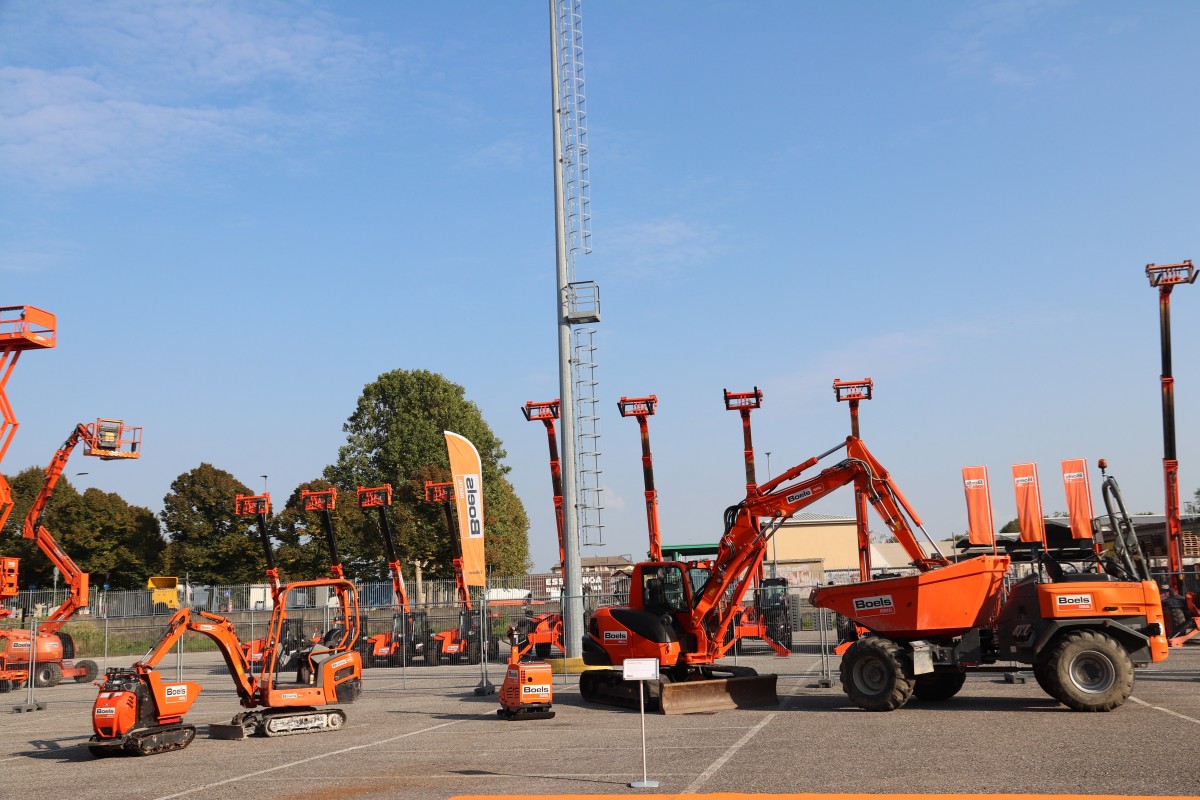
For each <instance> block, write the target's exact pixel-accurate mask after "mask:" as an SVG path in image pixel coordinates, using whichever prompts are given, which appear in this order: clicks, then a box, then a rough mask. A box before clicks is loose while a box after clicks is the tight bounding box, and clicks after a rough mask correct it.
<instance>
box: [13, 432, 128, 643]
mask: <svg viewBox="0 0 1200 800" xmlns="http://www.w3.org/2000/svg"><path fill="white" fill-rule="evenodd" d="M80 442H83V443H84V448H85V449H84V451H83V454H84V455H85V456H96V457H98V458H101V459H103V460H105V461H112V460H117V459H131V458H140V457H141V443H142V429H141V428H134V427H130V426H128V425H125V423H124V422H123V421H122V420H119V419H98V420H96V422H94V423H89V424H87V425H84V424H83V423H80V424H78V425H76V426H75V430H74V431H72V432H71V435H70V436H68V437H67V440H66V441H65V442H63V445H62V446H61V447H60V448H58V452H56V453H55V454H54V458H53V460H51V462H50V465H49V466H47V467H46V477H45V479H44V480H43V481H42V488H41V490H40V491H39V492H38V494H37V497H35V498H34V500H33V504H32V505H30V507H29V512H28V513H27V514H26V515H25V521H24V523H23V524H22V526H21V536H23V537H24V538H26V539H32V540H33V541H35V542H36V543H37V546H38V549H40V550H41V551H42V552H43V553H45V554H46V557H47V558H49V559H50V561H51V563H53V564H54V566H55V567H57V568H58V571H59V572H61V573H62V576H63V580H64V581H65V582H66V584H67V587H68V593H67V597H66V599H65V600H63V602H62V605H60V606H59V607H58V608H56V609H55V610H54V611H53V612H52V613H51V614H50V616H49V617H47V618H46V621H45V622H43V623H42V624H41V625H40V626H39V633H44V634H46V635H50V634H53V633H55V632H57V631H58V630H59V629H60V628H62V626H63V624H64V623H66V622H67V620H69V619H70V618H71V617H72V616H74V615H75V613H76V612H77V611H79V610H80V609H81V608H86V607H87V605H88V574H87V573H86V572H84V571H83V570H81V569H79V567H78V566H77V565H76V564H75V562H74V561H73V560H72V559H71V557H70V556H68V555H67V554H66V553H65V552H64V551H63V549H62V548H61V547H60V546H59V544H58V542H56V541H55V540H54V537H53V536H52V535H51V534H50V532H49V531H48V530H46V528H45V527H44V526H43V525H42V515H43V514H44V513H45V511H46V505H47V504H48V503H49V502H50V497H51V495H53V494H54V487H55V486H56V485H57V484H58V479H59V478H60V477H61V476H62V473H63V470H64V469H66V466H67V460H68V459H69V458H70V457H71V452H72V451H73V450H74V449H75V447H76V445H78V444H79V443H80Z"/></svg>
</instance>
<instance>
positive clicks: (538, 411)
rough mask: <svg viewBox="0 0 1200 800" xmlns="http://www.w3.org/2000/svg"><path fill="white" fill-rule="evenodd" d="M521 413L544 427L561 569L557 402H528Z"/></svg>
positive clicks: (560, 493)
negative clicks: (555, 421)
mask: <svg viewBox="0 0 1200 800" xmlns="http://www.w3.org/2000/svg"><path fill="white" fill-rule="evenodd" d="M521 413H522V414H524V415H525V419H527V420H529V421H530V422H533V421H534V420H538V421H540V422H541V423H542V424H544V425H545V426H546V440H547V442H548V444H549V446H550V483H551V486H552V488H553V490H554V527H555V529H556V530H557V531H558V563H559V566H560V567H561V566H562V565H563V563H564V562H565V560H566V556H565V555H564V552H565V551H564V549H563V483H562V467H561V465H560V463H559V460H558V435H557V433H556V432H555V430H554V420H556V419H558V413H559V401H558V400H549V401H545V402H541V403H537V402H534V401H533V400H530V401H529V402H527V403H526V404H525V407H524V408H522V409H521Z"/></svg>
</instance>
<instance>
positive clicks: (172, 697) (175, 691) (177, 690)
mask: <svg viewBox="0 0 1200 800" xmlns="http://www.w3.org/2000/svg"><path fill="white" fill-rule="evenodd" d="M163 695H164V697H165V698H166V702H168V703H178V702H181V701H183V700H187V684H185V683H177V684H175V685H173V686H164V687H163Z"/></svg>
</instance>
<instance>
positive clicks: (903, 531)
mask: <svg viewBox="0 0 1200 800" xmlns="http://www.w3.org/2000/svg"><path fill="white" fill-rule="evenodd" d="M842 447H845V448H846V451H847V452H846V456H847V457H846V458H845V459H843V460H842V461H841V462H839V463H837V464H835V465H834V466H832V467H828V468H826V469H825V470H823V471H822V472H821V473H819V474H818V475H816V476H814V477H812V478H808V479H806V480H801V481H799V482H795V483H792V482H791V481H795V479H796V478H798V477H799V476H800V474H801V473H803V472H804V471H805V470H807V469H809V468H811V467H812V466H814V465H815V464H817V463H818V462H819V461H820V460H821V459H822V458H824V457H826V456H828V455H830V454H831V453H834V452H836V451H838V450H840V449H842ZM848 484H854V486H855V488H856V489H857V490H858V491H861V492H862V493H863V494H864V495H865V496H866V498H867V500H868V501H869V502H870V503H871V506H872V507H873V508H874V509H875V511H876V513H878V514H879V516H880V517H881V518H882V519H883V521H884V523H885V524H886V525H887V527H888V530H889V531H890V532H891V533H892V535H894V536H895V537H896V539H897V540H898V541H899V542H900V543H901V544H902V545H903V546H904V548H905V551H906V552H907V553H908V554H909V556H910V557H911V558H912V560H913V564H914V565H915V566H916V567H917V568H918V569H921V570H922V571H925V570H928V569H930V568H932V567H934V566H938V565H944V564H946V563H948V561H947V560H946V558H945V557H944V556H942V555H941V554H940V553H939V554H938V555H936V556H933V557H930V556H927V555H926V554H925V552H924V550H922V548H921V546H920V544H919V543H918V542H917V539H916V537H915V535H914V534H913V532H912V528H911V527H910V526H909V524H908V521H907V519H906V518H905V513H907V514H908V515H909V516H910V517H912V519H913V521H914V523H915V524H916V525H918V526H920V521H919V520H918V519H917V517H916V515H915V514H914V513H913V511H912V508H911V506H909V504H908V502H907V501H906V500H905V499H904V496H903V495H902V494H901V493H900V491H899V489H897V488H896V486H895V484H894V483H893V482H892V480H891V477H890V476H889V475H888V473H887V470H885V469H884V468H883V466H882V465H881V464H880V463H879V462H878V461H877V460H876V459H875V457H874V456H873V455H872V454H871V452H870V451H869V450H868V449H867V446H866V445H865V444H864V443H863V442H862V441H861V440H860V439H857V438H856V437H854V436H849V437H847V438H846V441H845V443H843V444H841V445H838V446H837V447H834V448H832V449H830V450H828V451H826V452H825V453H823V454H821V455H819V456H814V457H812V458H810V459H808V460H807V461H805V462H803V463H802V464H798V465H796V466H795V467H792V468H791V469H789V470H787V471H785V472H784V473H782V474H781V475H780V476H779V477H778V478H776V479H774V480H772V481H769V482H768V483H766V484H764V485H762V486H761V487H758V492H757V496H751V497H748V498H747V499H746V500H744V501H742V502H741V503H739V504H738V505H736V506H733V507H731V508H729V509H728V510H727V511H726V512H725V514H726V529H725V535H724V536H723V537H722V539H721V545H720V548H719V550H718V552H717V557H716V559H714V561H713V566H712V571H711V573H710V575H709V579H708V581H707V582H706V583H705V584H704V586H703V588H702V589H701V590H700V592H699V593H698V595H697V597H696V600H695V603H694V606H693V609H692V615H691V616H692V619H693V621H694V623H693V624H694V625H695V626H696V627H697V628H699V627H701V626H703V625H704V623H705V622H706V621H709V622H710V627H712V628H715V630H712V631H711V633H709V634H707V635H706V636H705V637H704V638H706V639H707V640H708V641H709V643H710V647H709V649H710V650H711V649H712V648H714V647H716V646H717V643H719V642H721V641H723V639H724V636H725V631H726V629H727V628H728V627H729V624H730V622H731V620H732V610H733V609H736V608H737V606H738V605H739V604H740V603H741V601H742V598H743V597H744V595H745V593H746V589H747V588H748V587H749V585H750V583H751V581H752V579H753V577H754V575H755V574H756V572H757V569H758V566H759V564H760V563H761V562H762V558H763V555H764V554H765V552H766V546H767V542H768V541H770V539H771V537H772V536H773V535H774V534H775V531H776V530H778V528H779V526H780V525H782V524H783V523H784V522H785V521H786V520H787V519H788V518H790V517H791V516H792V515H794V514H796V513H797V512H799V511H801V510H803V509H804V508H806V507H808V506H809V505H811V504H812V503H815V502H816V501H817V500H820V499H821V498H823V497H826V496H827V495H829V494H831V493H832V492H833V491H835V490H836V489H838V488H840V487H842V486H846V485H848ZM759 518H766V519H769V522H768V523H767V524H766V526H765V528H760V526H759V525H758V524H757V520H758V519H759ZM726 598H728V601H727V602H723V601H725V600H726ZM718 612H720V613H718ZM714 618H715V619H716V622H717V624H716V625H712V624H711V621H712V620H714ZM695 632H696V633H699V631H695Z"/></svg>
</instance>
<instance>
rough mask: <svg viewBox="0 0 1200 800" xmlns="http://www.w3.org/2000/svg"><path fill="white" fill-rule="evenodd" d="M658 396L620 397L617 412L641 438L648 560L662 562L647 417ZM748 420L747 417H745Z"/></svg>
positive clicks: (656, 493)
mask: <svg viewBox="0 0 1200 800" xmlns="http://www.w3.org/2000/svg"><path fill="white" fill-rule="evenodd" d="M657 406H658V396H657V395H653V394H652V395H650V396H648V397H624V396H623V397H621V399H620V400H618V401H617V410H618V411H619V412H621V416H622V417H635V418H636V419H637V423H638V431H639V432H640V433H641V438H642V481H643V483H644V484H645V487H646V525H647V527H648V529H649V532H650V550H649V555H650V560H651V561H662V535H661V533H660V532H659V528H658V490H657V489H655V488H654V457H653V456H652V455H651V454H650V426H649V425H648V424H647V422H646V418H647V417H651V416H653V415H654V411H655V409H656V408H657ZM747 419H748V417H747Z"/></svg>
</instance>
